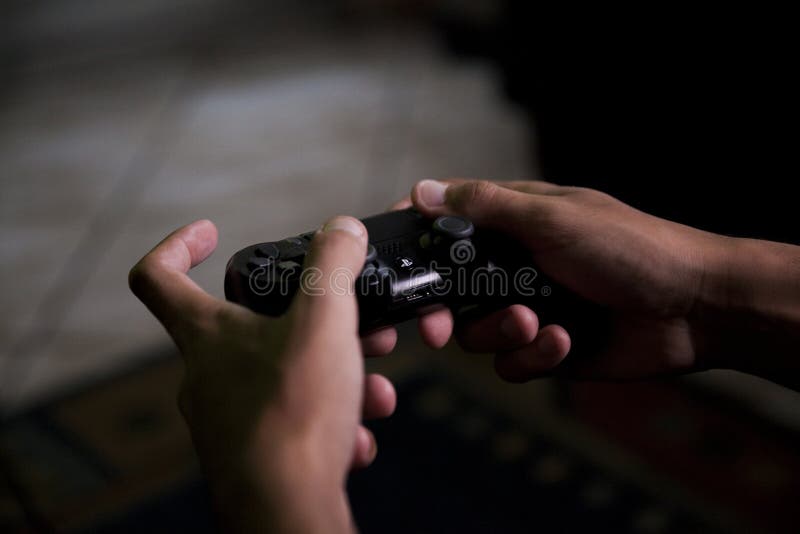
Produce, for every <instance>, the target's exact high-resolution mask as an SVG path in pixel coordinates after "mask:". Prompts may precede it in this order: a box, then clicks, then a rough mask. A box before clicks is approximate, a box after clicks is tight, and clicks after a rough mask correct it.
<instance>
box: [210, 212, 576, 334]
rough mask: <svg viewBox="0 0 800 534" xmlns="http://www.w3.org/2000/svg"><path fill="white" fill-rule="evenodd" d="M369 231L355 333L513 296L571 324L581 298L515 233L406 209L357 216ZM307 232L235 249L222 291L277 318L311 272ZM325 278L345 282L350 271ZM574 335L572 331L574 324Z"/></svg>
mask: <svg viewBox="0 0 800 534" xmlns="http://www.w3.org/2000/svg"><path fill="white" fill-rule="evenodd" d="M362 222H363V223H364V226H365V227H366V228H367V231H368V233H369V244H368V247H367V253H366V258H365V260H364V268H363V269H362V271H361V272H360V273H354V274H353V275H351V279H353V280H354V282H355V283H354V287H355V293H356V296H357V300H358V305H359V317H360V331H361V332H362V333H364V332H368V331H370V330H374V329H377V328H380V327H382V326H388V325H392V324H397V323H400V322H403V321H405V320H408V319H411V318H413V317H415V316H417V315H420V314H423V313H426V312H428V311H430V310H434V309H436V308H437V307H443V306H446V307H448V308H451V309H452V310H453V311H454V313H456V315H457V316H464V315H481V314H486V313H488V312H490V311H492V310H496V309H500V308H503V307H505V306H508V305H511V304H515V303H520V304H524V305H526V306H529V307H530V308H531V309H533V310H534V311H535V312H536V313H537V315H538V316H539V321H540V324H541V325H544V324H548V323H558V324H562V325H564V326H569V325H572V324H573V323H574V322H575V319H576V318H580V317H582V316H584V315H585V314H583V313H582V312H580V311H579V310H580V308H585V305H586V304H587V303H586V302H585V301H583V300H582V299H580V298H578V297H576V296H575V295H574V294H573V293H571V292H569V291H567V290H565V289H564V288H562V287H560V286H558V285H557V284H554V283H553V282H552V281H550V280H548V279H547V278H545V277H544V276H542V274H541V273H539V272H538V271H537V270H536V269H535V267H534V266H533V265H532V262H531V260H530V258H529V256H528V254H527V252H526V251H525V250H524V249H522V248H521V247H519V246H518V245H517V244H515V243H514V242H513V240H511V239H509V238H507V237H505V236H502V235H499V234H497V233H494V232H490V231H487V230H481V229H478V228H476V227H475V226H474V225H473V224H472V222H470V221H469V220H467V219H465V218H463V217H457V216H442V217H438V218H437V219H435V220H431V219H427V218H425V217H423V216H422V215H421V214H420V213H419V212H417V211H416V210H414V209H413V208H410V209H406V210H399V211H392V212H387V213H383V214H380V215H375V216H372V217H367V218H365V219H362ZM313 237H314V232H308V233H305V234H300V235H299V236H296V237H288V238H286V239H283V240H280V241H273V242H265V243H259V244H256V245H251V246H249V247H246V248H243V249H242V250H240V251H239V252H237V253H236V254H234V255H233V257H232V258H231V259H230V261H229V262H228V265H227V269H226V272H225V296H226V298H227V299H228V300H230V301H233V302H236V303H239V304H242V305H244V306H246V307H248V308H250V309H252V310H254V311H256V312H258V313H262V314H265V315H270V316H280V315H282V314H283V313H285V312H286V311H287V309H288V308H289V305H290V304H291V301H292V298H293V297H294V295H295V294H296V293H297V291H298V290H304V291H312V292H313V291H315V290H316V289H318V288H314V287H312V286H313V284H310V285H309V287H306V285H307V284H306V282H307V281H308V280H310V279H311V278H313V277H310V276H308V272H307V270H304V269H303V263H304V259H305V255H306V252H307V251H308V250H309V245H310V243H311V240H312V239H313ZM335 276H338V277H341V278H339V279H338V280H332V286H331V287H334V288H338V290H347V289H348V288H350V287H352V285H353V284H350V283H348V280H347V279H346V277H347V276H348V273H343V272H340V273H335ZM571 333H572V332H571Z"/></svg>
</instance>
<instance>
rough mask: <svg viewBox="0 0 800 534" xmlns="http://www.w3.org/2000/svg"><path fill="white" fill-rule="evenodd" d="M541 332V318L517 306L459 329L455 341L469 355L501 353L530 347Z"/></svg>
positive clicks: (523, 307) (528, 309)
mask: <svg viewBox="0 0 800 534" xmlns="http://www.w3.org/2000/svg"><path fill="white" fill-rule="evenodd" d="M538 332H539V318H538V317H537V316H536V314H535V313H534V312H533V310H531V309H530V308H528V307H527V306H523V305H521V304H515V305H513V306H510V307H508V308H506V309H504V310H499V311H496V312H494V313H491V314H489V315H487V316H486V317H481V318H480V319H476V320H473V321H469V322H468V323H466V324H464V325H463V326H460V327H459V328H458V329H457V330H456V338H457V339H458V344H459V345H460V346H461V347H462V348H463V349H464V350H466V351H468V352H498V351H508V350H513V349H516V348H519V347H523V346H525V345H528V344H530V343H531V342H532V341H533V340H534V339H535V338H536V335H537V334H538Z"/></svg>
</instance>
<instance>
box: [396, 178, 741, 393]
mask: <svg viewBox="0 0 800 534" xmlns="http://www.w3.org/2000/svg"><path fill="white" fill-rule="evenodd" d="M412 204H413V205H414V206H415V207H416V208H417V209H418V210H419V211H420V212H422V213H423V214H424V215H426V216H429V217H437V216H440V215H445V214H455V215H461V216H464V217H467V218H469V219H471V220H472V221H473V222H474V223H475V225H476V226H478V227H479V228H486V229H492V230H495V231H499V232H502V233H505V234H507V235H509V236H511V237H513V238H515V239H516V240H518V241H519V243H520V246H521V247H522V248H523V249H525V250H526V251H527V252H528V253H529V254H530V257H531V262H532V264H533V265H535V266H536V267H537V268H538V269H539V270H540V271H542V272H543V273H545V274H546V275H548V276H549V277H550V278H552V279H554V280H555V281H556V282H558V283H560V284H561V285H563V286H565V287H566V288H567V289H569V290H571V291H573V292H574V293H576V294H577V295H579V296H580V297H582V298H584V299H587V300H589V301H591V302H593V303H596V304H598V305H600V306H602V307H603V308H604V309H606V310H607V312H608V314H609V317H608V318H609V319H610V325H609V327H610V330H609V332H607V333H606V334H607V335H606V336H604V337H605V340H604V344H603V346H598V347H596V349H597V354H593V355H592V357H591V358H586V359H584V358H580V359H578V360H575V361H570V360H569V359H567V362H568V365H561V364H562V362H563V361H565V358H567V355H568V353H569V349H570V343H571V339H570V333H569V332H567V331H566V330H565V329H564V328H563V327H562V326H560V325H556V324H552V325H547V326H543V327H541V328H540V325H539V320H538V317H537V315H536V313H535V311H536V310H531V309H529V308H526V307H525V306H522V305H514V306H511V307H509V308H507V309H504V310H501V311H498V312H495V313H492V314H490V315H488V316H486V317H484V318H481V319H479V320H476V321H471V322H469V323H467V324H464V325H458V327H457V328H455V332H456V337H457V339H458V341H459V343H460V345H461V346H462V347H463V348H464V349H466V350H468V351H471V352H494V353H496V357H495V367H496V369H497V371H498V373H499V374H500V376H501V377H503V378H505V379H507V380H510V381H514V382H521V381H526V380H529V379H531V378H535V377H538V376H542V375H543V374H547V373H550V372H560V371H563V372H565V373H566V374H568V375H570V376H577V377H586V378H600V379H633V378H640V377H646V376H653V375H660V374H665V373H675V372H684V371H689V370H694V369H702V368H705V367H710V366H715V365H717V364H719V363H720V362H717V361H712V360H711V359H710V357H709V353H708V351H704V347H705V344H706V342H707V340H705V339H704V338H703V330H704V329H703V328H700V327H699V326H698V324H697V323H698V320H697V317H696V316H695V314H694V310H695V305H696V302H697V300H698V299H699V298H700V297H701V294H702V292H703V291H704V279H705V277H706V275H707V274H708V272H709V270H710V269H714V268H717V266H719V265H720V264H721V258H722V257H723V256H724V254H725V251H726V239H727V238H724V237H722V236H718V235H715V234H710V233H707V232H703V231H700V230H697V229H694V228H690V227H687V226H683V225H680V224H676V223H673V222H670V221H666V220H663V219H659V218H657V217H654V216H651V215H648V214H646V213H643V212H641V211H638V210H636V209H634V208H632V207H630V206H628V205H626V204H623V203H622V202H620V201H618V200H616V199H614V198H612V197H610V196H608V195H606V194H603V193H601V192H598V191H594V190H590V189H583V188H575V187H561V186H557V185H554V184H549V183H545V182H537V181H524V182H497V183H493V182H486V181H467V180H449V181H446V182H434V181H430V180H425V181H422V182H420V183H418V184H417V185H416V186H415V187H414V189H413V191H412V194H411V197H410V198H407V199H404V200H402V201H400V202H399V203H397V204H396V205H395V206H394V208H395V209H400V208H404V207H408V206H410V205H412ZM554 298H555V297H554ZM596 320H599V318H597V319H596ZM453 330H454V325H453V317H452V314H451V313H450V311H449V310H440V311H437V312H435V313H433V314H430V315H427V316H424V317H422V318H421V319H420V331H421V333H422V337H423V338H424V339H425V340H426V341H427V342H428V343H429V344H430V345H432V346H441V345H443V344H444V343H445V342H446V341H447V339H448V338H449V337H450V335H451V333H452V332H453ZM567 362H565V364H566V363H567Z"/></svg>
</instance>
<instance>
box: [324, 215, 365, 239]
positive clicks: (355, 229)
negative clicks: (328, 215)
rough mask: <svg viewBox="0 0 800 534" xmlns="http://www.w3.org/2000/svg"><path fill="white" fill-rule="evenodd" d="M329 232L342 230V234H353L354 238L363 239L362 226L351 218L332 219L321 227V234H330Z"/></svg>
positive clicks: (339, 217)
mask: <svg viewBox="0 0 800 534" xmlns="http://www.w3.org/2000/svg"><path fill="white" fill-rule="evenodd" d="M331 230H342V231H344V232H348V233H350V234H353V235H354V236H356V237H363V235H364V225H362V224H361V223H359V222H358V221H356V220H355V219H353V218H352V217H344V216H338V217H334V218H333V219H331V220H330V221H328V222H326V223H325V224H324V225H323V226H322V231H323V232H330V231H331Z"/></svg>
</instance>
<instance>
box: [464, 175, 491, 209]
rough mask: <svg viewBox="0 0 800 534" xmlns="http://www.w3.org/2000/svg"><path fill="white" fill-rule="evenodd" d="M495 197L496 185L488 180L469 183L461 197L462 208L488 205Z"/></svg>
mask: <svg viewBox="0 0 800 534" xmlns="http://www.w3.org/2000/svg"><path fill="white" fill-rule="evenodd" d="M496 195H497V185H496V184H494V183H492V182H490V181H488V180H478V181H475V182H470V183H469V184H467V186H466V188H465V194H464V195H462V196H461V199H462V202H463V204H464V206H463V207H469V206H475V205H485V204H490V203H491V202H492V200H493V199H494V197H495V196H496Z"/></svg>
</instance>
